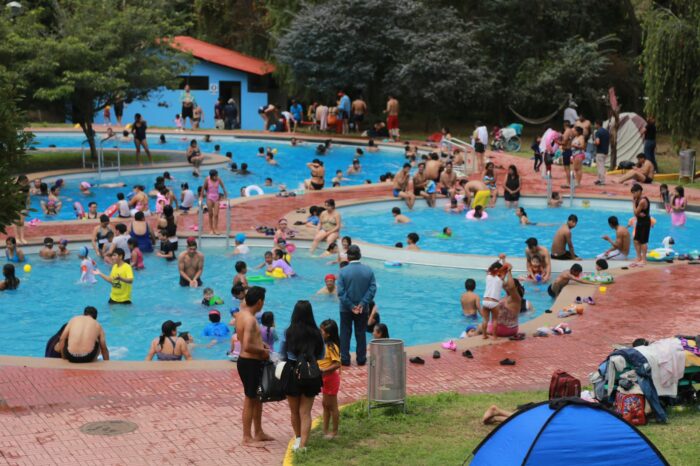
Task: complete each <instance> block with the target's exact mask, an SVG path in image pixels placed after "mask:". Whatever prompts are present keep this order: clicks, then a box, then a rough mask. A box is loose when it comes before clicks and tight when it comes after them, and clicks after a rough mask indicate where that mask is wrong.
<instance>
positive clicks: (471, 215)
mask: <svg viewBox="0 0 700 466" xmlns="http://www.w3.org/2000/svg"><path fill="white" fill-rule="evenodd" d="M474 212H476V210H475V209H472V210H470V211H469V212H467V215H465V217H466V218H467V220H477V221H479V220H486V219H487V218H489V214H487V213H486V211H485V210H484V211H482V212H481V218H475V217H474Z"/></svg>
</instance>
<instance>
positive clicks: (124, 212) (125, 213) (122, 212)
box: [117, 199, 131, 218]
mask: <svg viewBox="0 0 700 466" xmlns="http://www.w3.org/2000/svg"><path fill="white" fill-rule="evenodd" d="M117 207H119V216H120V217H122V218H124V217H131V209H129V203H128V202H127V201H126V199H122V200H121V201H119V202H117Z"/></svg>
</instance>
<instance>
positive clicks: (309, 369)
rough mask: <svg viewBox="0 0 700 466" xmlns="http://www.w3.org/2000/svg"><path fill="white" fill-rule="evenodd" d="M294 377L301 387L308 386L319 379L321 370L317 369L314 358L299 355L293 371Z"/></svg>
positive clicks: (316, 362)
mask: <svg viewBox="0 0 700 466" xmlns="http://www.w3.org/2000/svg"><path fill="white" fill-rule="evenodd" d="M294 376H295V377H296V378H297V382H298V383H299V385H301V386H305V385H309V384H311V383H312V382H314V381H315V380H317V379H318V378H319V377H321V368H320V367H318V361H316V358H315V357H313V356H309V355H308V354H300V355H299V357H298V359H297V365H296V368H295V369H294Z"/></svg>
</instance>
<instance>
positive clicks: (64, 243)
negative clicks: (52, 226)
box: [58, 238, 68, 246]
mask: <svg viewBox="0 0 700 466" xmlns="http://www.w3.org/2000/svg"><path fill="white" fill-rule="evenodd" d="M58 243H59V244H62V245H63V246H65V245H66V244H68V240H67V239H65V238H61V241H59V242H58Z"/></svg>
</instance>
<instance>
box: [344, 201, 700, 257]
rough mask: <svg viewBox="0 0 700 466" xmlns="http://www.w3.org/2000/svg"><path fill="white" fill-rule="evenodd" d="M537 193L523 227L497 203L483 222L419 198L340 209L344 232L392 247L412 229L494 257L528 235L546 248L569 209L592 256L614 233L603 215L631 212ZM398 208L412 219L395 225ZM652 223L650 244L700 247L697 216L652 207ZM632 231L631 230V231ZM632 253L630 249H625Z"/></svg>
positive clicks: (580, 248)
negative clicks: (410, 203)
mask: <svg viewBox="0 0 700 466" xmlns="http://www.w3.org/2000/svg"><path fill="white" fill-rule="evenodd" d="M544 202H545V201H544V200H543V199H542V198H539V199H538V198H530V199H523V200H521V202H520V205H521V206H523V207H524V208H525V210H526V212H527V214H528V218H529V219H530V221H531V222H537V225H536V226H522V225H520V223H519V220H520V219H519V218H518V217H516V215H515V211H514V209H509V208H506V207H505V206H504V205H503V204H502V203H499V204H497V206H496V207H495V208H493V209H488V219H486V220H482V221H475V220H467V219H466V218H465V217H464V214H452V213H448V212H446V211H445V210H444V208H443V207H444V206H445V203H444V202H443V203H438V207H436V208H434V209H431V208H429V207H427V206H426V204H425V202H424V201H421V200H419V201H417V202H416V205H415V206H414V209H413V211H409V210H408V208H407V207H406V205H405V204H404V203H402V202H381V203H374V204H364V205H359V206H352V207H345V208H342V209H340V212H341V215H342V218H343V231H342V233H343V235H349V236H351V237H352V238H353V239H358V240H363V241H367V242H371V243H376V244H382V245H386V246H394V245H395V244H396V242H399V241H400V242H403V243H404V246H405V245H406V235H408V233H411V232H416V233H418V235H419V236H420V241H419V243H418V246H419V247H420V248H421V249H425V250H430V251H441V252H450V253H459V254H480V255H491V256H496V255H498V254H499V253H505V254H507V255H511V256H518V257H523V256H524V251H525V240H526V239H527V238H529V237H531V236H534V237H535V238H537V239H538V241H539V242H540V244H542V245H544V246H546V247H547V248H549V247H550V246H551V244H552V238H554V234H555V233H556V231H557V229H558V228H559V227H560V226H561V225H562V224H563V223H565V222H566V220H567V218H568V216H569V215H570V214H576V215H577V216H578V224H577V225H576V228H574V229H573V230H572V238H573V243H574V249H575V251H576V254H578V255H579V256H581V257H584V258H592V257H595V256H596V255H598V254H600V253H602V252H603V251H605V250H607V249H608V247H609V243H607V242H606V241H604V240H603V239H601V236H603V235H609V236H610V237H612V238H613V239H614V236H615V234H614V233H615V232H614V231H613V230H612V229H610V227H609V226H608V217H609V216H611V215H616V216H617V217H618V219H619V222H620V223H621V224H623V225H626V224H627V221H628V220H629V218H630V217H632V216H633V215H632V204H631V202H622V201H598V200H590V201H586V202H587V205H588V207H585V206H584V204H583V201H582V200H577V202H576V203H575V205H574V207H573V208H570V207H568V206H567V207H564V206H562V207H559V208H547V207H545V206H544ZM396 206H398V207H400V208H401V211H402V213H403V214H405V215H407V216H408V217H409V218H410V219H411V222H410V223H407V224H395V223H394V219H393V217H392V215H391V209H392V207H396ZM652 216H653V218H655V219H656V221H657V222H656V225H655V226H654V228H652V230H651V237H650V240H649V248H650V249H653V248H658V247H661V241H662V240H663V238H664V237H665V236H668V235H670V236H671V237H673V238H674V240H675V242H676V247H675V249H676V250H677V251H679V252H682V253H685V252H688V251H691V250H696V249H700V234H699V233H700V216H698V215H697V214H690V213H689V214H688V221H687V223H686V225H685V226H683V227H674V226H672V225H671V218H670V215H668V214H667V213H666V212H665V211H663V210H659V209H652ZM444 227H450V228H451V229H452V231H453V237H452V238H450V239H441V238H439V237H438V235H439V234H440V233H442V229H443V228H444ZM630 231H631V230H630ZM630 252H631V254H632V255H634V248H633V247H632V248H631V250H630Z"/></svg>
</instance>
